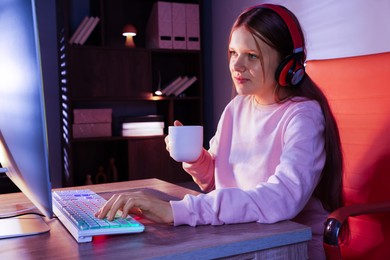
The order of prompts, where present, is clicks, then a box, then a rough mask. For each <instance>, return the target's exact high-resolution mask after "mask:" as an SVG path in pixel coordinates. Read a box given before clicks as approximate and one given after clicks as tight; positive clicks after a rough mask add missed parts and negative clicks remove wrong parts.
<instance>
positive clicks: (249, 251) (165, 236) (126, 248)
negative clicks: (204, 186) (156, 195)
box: [0, 179, 311, 260]
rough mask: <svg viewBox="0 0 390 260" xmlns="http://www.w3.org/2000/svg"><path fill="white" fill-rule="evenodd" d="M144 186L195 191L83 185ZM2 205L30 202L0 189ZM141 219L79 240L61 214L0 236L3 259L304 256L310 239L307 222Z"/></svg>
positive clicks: (5, 208)
mask: <svg viewBox="0 0 390 260" xmlns="http://www.w3.org/2000/svg"><path fill="white" fill-rule="evenodd" d="M143 187H147V188H151V189H154V190H158V191H162V192H165V193H168V194H169V195H171V196H174V197H177V198H182V197H183V196H184V195H185V194H187V193H188V194H194V195H196V194H197V192H196V191H192V190H189V189H185V188H182V187H180V186H176V185H173V184H170V183H167V182H164V181H160V180H158V179H148V180H139V181H129V182H118V183H110V184H101V185H91V186H83V188H89V189H92V190H94V191H95V192H97V193H102V192H107V191H122V190H126V189H134V188H143ZM74 188H75V187H74ZM106 195H107V194H106ZM0 205H1V208H0V212H1V213H4V212H7V211H12V210H16V209H21V208H28V207H31V203H30V202H29V201H28V200H27V198H26V197H25V196H24V195H23V194H22V193H14V194H5V195H1V196H0ZM140 221H141V222H142V223H143V224H144V225H145V226H146V229H145V232H144V233H141V234H131V235H117V236H101V237H95V238H94V240H93V241H92V242H91V243H84V244H78V243H77V242H76V241H75V240H74V239H73V237H72V236H71V235H70V234H69V233H68V232H67V231H66V229H65V228H64V227H63V226H62V224H61V223H60V222H59V221H58V220H57V219H51V220H47V223H48V224H49V226H50V228H51V230H50V232H49V233H45V234H41V235H36V236H30V237H20V238H10V239H2V240H0V248H1V250H0V259H8V260H11V259H58V258H61V259H111V260H114V259H115V260H116V259H147V258H154V259H155V258H158V259H211V258H225V257H229V258H233V259H242V258H244V257H245V258H246V259H248V258H251V259H254V258H256V257H257V258H256V259H306V258H307V241H308V240H310V239H311V231H310V228H309V227H306V226H303V225H300V224H297V223H294V222H291V221H285V222H280V223H277V224H272V225H267V224H258V223H248V224H236V225H222V226H198V227H195V228H194V227H190V226H180V227H173V226H167V225H161V224H155V223H151V222H149V221H147V220H140Z"/></svg>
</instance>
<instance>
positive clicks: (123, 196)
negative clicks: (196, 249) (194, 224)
mask: <svg viewBox="0 0 390 260" xmlns="http://www.w3.org/2000/svg"><path fill="white" fill-rule="evenodd" d="M118 210H121V211H122V217H123V218H126V217H127V215H128V214H130V213H131V214H136V215H138V216H142V217H146V218H148V219H150V220H152V221H154V222H157V223H166V224H172V223H173V214H172V208H171V204H170V203H169V202H166V201H163V200H160V199H158V198H157V197H155V196H153V195H151V194H148V193H147V192H145V191H136V192H127V193H120V194H115V195H113V196H112V197H111V198H110V199H109V200H108V201H107V202H106V203H105V204H104V206H103V207H102V208H101V209H100V210H99V211H98V212H96V214H95V216H96V217H97V218H100V219H103V218H105V217H107V219H108V220H109V221H112V220H113V219H114V218H115V214H116V213H117V211H118Z"/></svg>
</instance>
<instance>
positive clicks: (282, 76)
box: [255, 4, 305, 86]
mask: <svg viewBox="0 0 390 260" xmlns="http://www.w3.org/2000/svg"><path fill="white" fill-rule="evenodd" d="M255 7H264V8H267V9H270V10H272V11H274V12H275V13H276V14H277V15H279V17H280V18H281V19H282V20H283V22H284V23H285V24H286V25H287V27H288V29H289V31H290V35H291V38H292V41H293V44H294V49H293V53H292V54H291V55H289V56H287V57H285V58H284V59H283V60H282V62H281V63H280V64H279V66H278V68H277V69H276V73H275V79H276V81H277V82H278V84H279V85H280V86H296V85H298V84H299V83H300V82H301V81H302V79H303V77H304V75H305V66H304V64H303V63H304V60H303V59H304V53H303V51H304V50H303V39H302V36H301V33H300V32H299V28H298V25H297V24H296V22H295V20H294V19H293V18H292V17H291V15H290V14H289V13H288V12H287V11H286V10H285V9H284V8H283V7H281V6H278V5H273V4H261V5H257V6H255Z"/></svg>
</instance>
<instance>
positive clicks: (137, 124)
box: [120, 115, 164, 137]
mask: <svg viewBox="0 0 390 260" xmlns="http://www.w3.org/2000/svg"><path fill="white" fill-rule="evenodd" d="M120 133H121V135H122V136H127V137H136V136H156V135H163V134H164V120H163V117H162V116H158V115H148V116H139V117H126V118H122V120H121V130H120Z"/></svg>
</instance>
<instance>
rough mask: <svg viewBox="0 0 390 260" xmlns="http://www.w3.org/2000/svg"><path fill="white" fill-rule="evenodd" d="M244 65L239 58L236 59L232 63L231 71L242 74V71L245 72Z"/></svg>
mask: <svg viewBox="0 0 390 260" xmlns="http://www.w3.org/2000/svg"><path fill="white" fill-rule="evenodd" d="M245 68H246V67H245V63H244V61H243V60H242V58H241V57H237V58H236V59H235V60H234V61H233V69H234V70H235V71H239V72H242V71H245Z"/></svg>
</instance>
